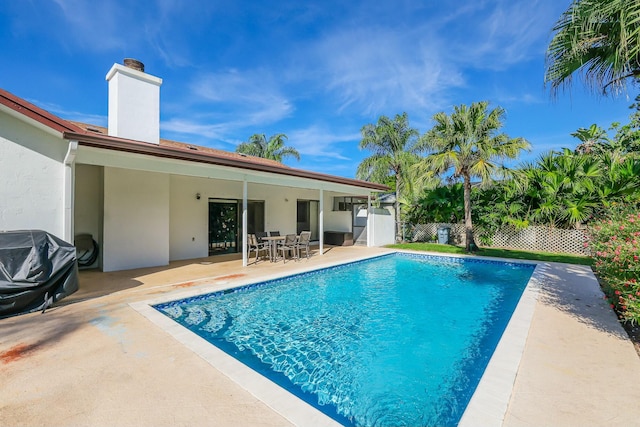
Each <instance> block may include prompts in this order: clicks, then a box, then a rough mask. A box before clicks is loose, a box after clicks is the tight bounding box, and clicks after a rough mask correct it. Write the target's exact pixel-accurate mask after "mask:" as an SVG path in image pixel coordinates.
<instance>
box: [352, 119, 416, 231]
mask: <svg viewBox="0 0 640 427" xmlns="http://www.w3.org/2000/svg"><path fill="white" fill-rule="evenodd" d="M360 132H361V134H362V140H361V141H360V149H368V150H371V151H373V154H372V155H371V156H369V157H367V158H366V159H364V160H362V162H361V163H360V164H359V165H358V170H357V171H356V177H357V178H359V179H364V180H367V181H372V182H378V183H384V182H385V181H388V180H389V178H395V187H396V206H395V208H396V240H402V238H403V236H402V225H401V224H402V223H401V216H400V214H401V212H400V205H401V203H400V201H401V200H403V197H402V192H403V190H405V189H406V187H407V186H409V185H411V180H410V179H407V177H408V176H409V173H410V169H411V166H412V165H413V164H415V163H416V162H417V161H418V155H417V154H416V152H415V150H414V146H415V141H416V139H417V137H418V131H417V130H416V129H413V128H411V127H409V119H408V117H407V113H402V114H396V116H395V118H394V119H390V118H388V117H386V116H380V118H379V119H378V123H376V124H368V125H365V126H363V127H362V129H361V130H360Z"/></svg>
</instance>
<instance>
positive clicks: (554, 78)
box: [544, 0, 640, 94]
mask: <svg viewBox="0 0 640 427" xmlns="http://www.w3.org/2000/svg"><path fill="white" fill-rule="evenodd" d="M553 31H554V32H555V34H554V36H553V38H552V40H551V42H550V43H549V46H548V48H547V54H546V62H547V69H546V72H545V77H544V80H545V84H549V85H550V86H551V91H552V93H553V94H556V93H557V92H558V89H559V88H560V87H563V86H568V85H570V83H571V81H572V76H573V75H574V74H575V73H578V72H580V73H581V75H582V77H583V79H584V80H585V82H586V84H587V85H588V86H589V87H591V88H592V89H598V90H600V89H601V90H602V91H603V92H604V93H606V92H607V91H610V90H614V91H617V90H620V89H621V88H622V87H624V85H625V83H626V81H627V80H628V79H629V78H634V79H636V78H638V76H640V2H638V1H635V0H634V1H630V0H575V1H573V2H572V3H571V5H570V6H569V8H568V9H567V10H566V11H565V12H564V13H563V14H562V16H561V17H560V19H559V20H558V22H557V23H556V24H555V26H554V27H553Z"/></svg>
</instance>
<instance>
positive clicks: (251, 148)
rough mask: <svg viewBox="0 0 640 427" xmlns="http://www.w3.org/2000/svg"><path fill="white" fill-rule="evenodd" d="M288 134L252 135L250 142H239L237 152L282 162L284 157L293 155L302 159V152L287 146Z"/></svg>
mask: <svg viewBox="0 0 640 427" xmlns="http://www.w3.org/2000/svg"><path fill="white" fill-rule="evenodd" d="M285 139H287V135H285V134H284V133H278V134H275V135H272V136H270V137H269V140H268V141H267V138H266V136H265V135H264V134H263V133H262V134H260V133H256V134H254V135H251V137H250V138H249V141H248V142H243V143H240V144H238V146H237V147H236V153H242V154H248V155H250V156H256V157H262V158H265V159H270V160H275V161H276V162H280V163H282V159H283V158H285V157H287V156H291V157H295V158H296V159H297V160H298V161H300V153H298V150H296V149H295V148H292V147H286V146H285V145H284V140H285Z"/></svg>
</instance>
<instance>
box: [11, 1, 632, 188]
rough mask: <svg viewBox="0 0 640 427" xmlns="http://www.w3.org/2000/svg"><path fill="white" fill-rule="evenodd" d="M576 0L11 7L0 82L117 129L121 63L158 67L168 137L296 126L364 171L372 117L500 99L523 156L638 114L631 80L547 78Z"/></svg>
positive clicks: (306, 163)
mask: <svg viewBox="0 0 640 427" xmlns="http://www.w3.org/2000/svg"><path fill="white" fill-rule="evenodd" d="M569 4H570V0H539V1H535V0H527V1H525V0H486V1H483V0H458V1H453V0H441V1H427V0H425V1H415V0H414V1H409V0H406V1H405V0H396V1H386V0H380V1H376V2H372V1H358V0H354V1H349V2H346V1H336V0H318V1H300V0H297V1H294V0H278V1H270V0H260V1H251V0H245V1H236V2H234V1H217V0H209V1H195V0H194V1H182V0H146V1H144V2H142V1H110V0H103V1H92V0H55V1H46V0H30V1H29V0H24V1H4V2H2V3H1V4H0V49H1V51H2V57H1V59H0V61H1V64H2V66H0V87H2V88H3V89H5V90H8V91H9V92H12V93H14V94H15V95H17V96H20V97H22V98H25V99H27V100H29V101H31V102H33V103H35V104H36V105H38V106H40V107H43V108H45V109H47V110H49V111H51V112H52V113H54V114H56V115H59V116H61V117H63V118H66V119H69V120H78V121H83V122H87V123H93V124H97V125H103V126H106V123H107V83H106V81H105V75H106V73H107V71H108V70H109V69H110V68H111V66H112V65H113V63H115V62H118V63H122V60H123V59H124V58H129V57H130V58H136V59H138V60H140V61H142V62H143V63H144V64H145V68H146V72H148V73H149V74H152V75H155V76H158V77H161V78H162V79H163V85H162V88H161V137H163V138H169V139H175V140H178V141H184V142H189V143H193V144H199V145H205V146H211V147H215V148H219V149H224V150H229V151H234V150H235V147H236V145H237V144H238V143H240V142H242V141H246V140H247V139H248V138H249V136H251V135H252V134H254V133H264V134H266V135H267V136H269V135H272V134H275V133H285V134H286V135H288V137H289V140H288V145H290V146H293V147H295V148H296V149H297V150H298V151H299V152H300V153H301V157H302V159H301V161H300V162H297V161H295V159H292V160H289V161H287V162H286V163H287V164H288V165H290V166H293V167H299V168H303V169H308V170H314V171H319V172H324V173H330V174H334V175H340V176H345V177H353V176H355V171H356V167H357V165H358V164H359V163H360V161H361V160H362V159H363V158H364V157H366V156H368V155H369V154H370V153H368V152H367V151H360V150H359V149H358V143H359V141H360V129H361V128H362V126H363V125H365V124H368V123H375V122H376V121H377V120H378V117H379V116H380V115H386V116H390V117H391V116H394V115H395V114H399V113H402V112H407V114H408V116H409V121H410V124H411V125H412V127H414V128H416V129H418V131H419V132H420V133H421V134H422V133H424V132H426V131H427V130H429V129H430V128H431V126H432V122H431V117H432V116H433V114H435V113H436V112H439V111H445V112H447V113H450V112H451V111H452V110H453V106H454V105H459V104H470V103H472V102H475V101H481V100H487V101H489V102H490V103H491V106H492V107H495V106H501V107H503V108H505V109H506V111H507V116H506V122H505V124H506V126H505V127H504V131H505V132H507V133H508V134H509V135H510V136H512V137H516V136H521V137H524V138H526V139H528V140H529V141H530V142H531V144H532V146H533V150H532V152H531V153H528V154H524V155H523V156H522V157H521V159H522V160H523V161H526V160H534V159H535V158H536V157H537V156H538V155H539V154H541V153H543V152H546V151H548V150H551V149H559V148H561V147H571V148H573V147H575V145H576V143H577V140H575V138H572V137H571V136H570V133H571V132H574V131H575V130H576V129H578V128H579V127H588V126H589V125H591V124H592V123H597V124H598V125H600V126H602V127H604V128H608V127H609V125H610V124H611V123H612V122H614V121H619V122H622V123H626V121H627V118H628V116H629V113H630V110H629V109H628V106H629V105H630V104H631V103H632V101H633V98H634V97H635V96H636V92H635V91H634V88H630V89H629V93H628V94H622V95H621V96H618V97H617V98H603V97H601V96H598V95H597V94H593V93H591V92H589V91H588V90H586V89H585V88H584V86H583V85H582V82H581V81H575V82H574V85H573V87H572V89H571V91H570V92H564V93H560V95H559V96H558V97H557V99H555V100H553V99H552V98H551V96H550V94H549V91H548V90H546V89H545V87H544V85H543V75H544V52H545V49H546V47H547V45H548V42H549V40H550V37H551V28H552V27H553V25H554V23H555V22H556V21H557V19H558V18H559V17H560V15H561V13H562V12H563V11H564V10H566V9H567V7H568V6H569Z"/></svg>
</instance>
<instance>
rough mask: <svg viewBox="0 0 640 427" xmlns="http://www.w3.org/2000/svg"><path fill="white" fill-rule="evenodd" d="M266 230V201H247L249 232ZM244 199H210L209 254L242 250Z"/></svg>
mask: <svg viewBox="0 0 640 427" xmlns="http://www.w3.org/2000/svg"><path fill="white" fill-rule="evenodd" d="M256 231H264V202H263V201H254V200H251V201H248V202H247V232H248V233H255V232H256ZM241 240H242V200H233V199H231V200H224V199H209V255H218V254H230V253H237V252H240V251H241V249H242V247H243V245H242V241H241Z"/></svg>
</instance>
